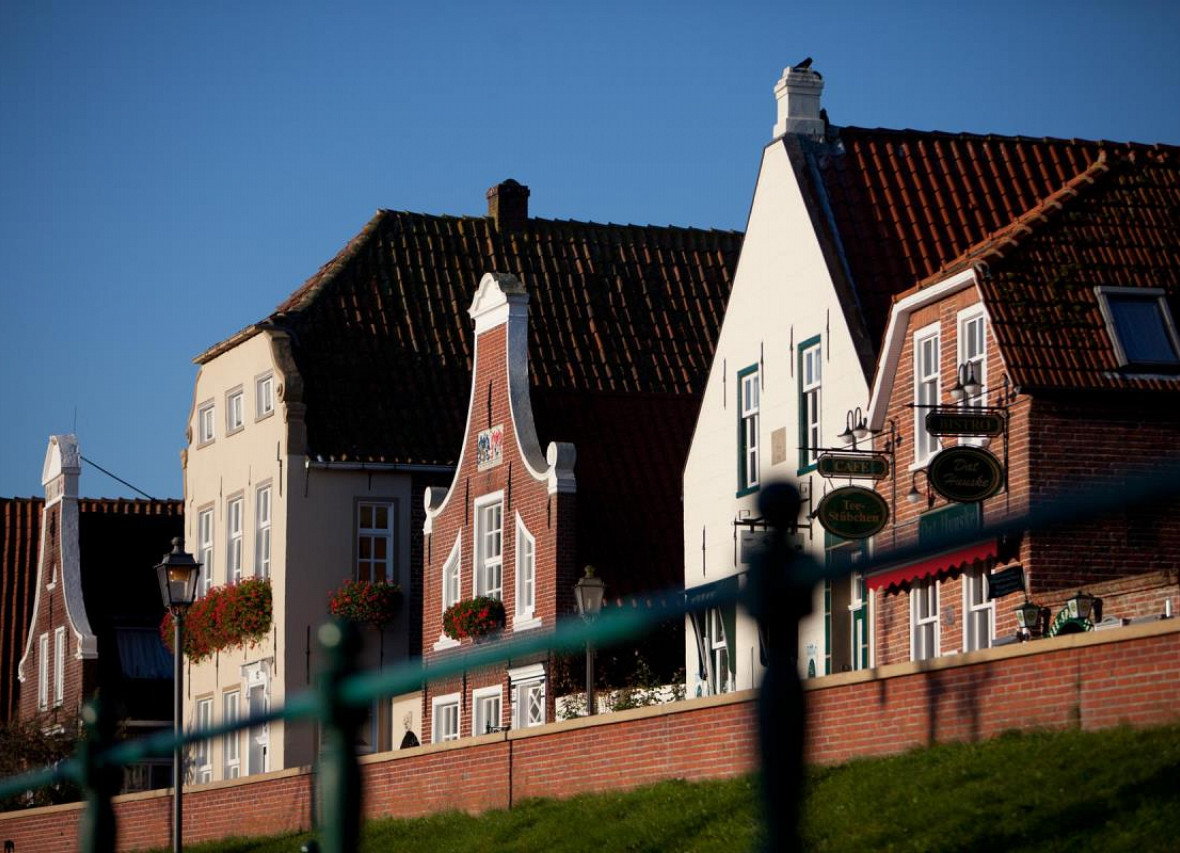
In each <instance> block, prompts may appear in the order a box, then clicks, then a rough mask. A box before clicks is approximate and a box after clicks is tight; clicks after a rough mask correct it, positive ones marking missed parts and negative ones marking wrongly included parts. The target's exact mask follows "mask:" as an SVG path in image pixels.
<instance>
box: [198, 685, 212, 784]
mask: <svg viewBox="0 0 1180 853" xmlns="http://www.w3.org/2000/svg"><path fill="white" fill-rule="evenodd" d="M194 726H195V727H196V730H197V731H204V730H206V729H210V728H212V727H213V700H212V699H211V698H210V699H198V700H197V718H196V720H194ZM212 747H213V744H212V741H209V740H199V741H197V743H196V751H195V754H194V756H193V769H194V771H195V772H196V780H197V783H198V784H200V783H201V782H212V781H213V748H212Z"/></svg>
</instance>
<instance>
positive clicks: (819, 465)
mask: <svg viewBox="0 0 1180 853" xmlns="http://www.w3.org/2000/svg"><path fill="white" fill-rule="evenodd" d="M815 467H816V470H817V471H818V472H819V475H820V476H821V477H849V478H852V479H855V480H884V479H885V478H886V477H888V476H889V457H888V456H884V455H882V454H880V453H824V454H822V455H821V456H820V457H819V460H818V461H817V462H816V466H815Z"/></svg>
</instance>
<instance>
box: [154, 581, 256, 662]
mask: <svg viewBox="0 0 1180 853" xmlns="http://www.w3.org/2000/svg"><path fill="white" fill-rule="evenodd" d="M271 624H272V606H271V589H270V581H269V580H266V579H263V578H246V579H244V580H241V581H239V582H238V583H235V584H226V585H225V586H215V587H213V588H212V589H210V590H209V592H207V593H206V594H205V595H204V596H203V597H201V598H198V599H197V600H196V601H194V602H193V606H192V607H190V608H189V609H188V613H186V614H185V617H184V655H185V657H187V658H188V659H189V660H190V661H192V662H193V663H199V662H201V661H203V660H205V659H206V658H208V657H211V656H212V655H213V654H214V653H216V652H219V651H222V650H223V649H232V648H245V647H247V646H254V645H257V644H258V643H259V642H261V641H262V639H263V638H264V637H266V635H267V634H268V633H270V626H271ZM173 636H174V629H173V625H172V614H171V613H165V614H164V619H163V621H162V622H161V623H160V638H161V639H162V640H163V641H164V645H165V646H167V647H168V650H169V651H171V652H173V653H175V650H174V649H173V648H172V639H173Z"/></svg>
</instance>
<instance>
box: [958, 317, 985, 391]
mask: <svg viewBox="0 0 1180 853" xmlns="http://www.w3.org/2000/svg"><path fill="white" fill-rule="evenodd" d="M959 364H961V365H970V371H971V373H972V374H973V375H974V376H975V381H976V382H978V383H979V393H978V394H976V395H975V396H974V397H970V398H964V401H963V402H964V403H966V404H967V405H968V406H982V405H984V404H985V403H986V402H987V337H986V326H985V320H984V314H983V307H982V306H973V307H971V308H968V309H966V310H964V311H960V312H959Z"/></svg>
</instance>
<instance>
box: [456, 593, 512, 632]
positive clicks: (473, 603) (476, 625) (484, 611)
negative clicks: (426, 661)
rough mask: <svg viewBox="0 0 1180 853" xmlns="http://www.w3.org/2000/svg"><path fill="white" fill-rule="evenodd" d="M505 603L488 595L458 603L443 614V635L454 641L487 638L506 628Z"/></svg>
mask: <svg viewBox="0 0 1180 853" xmlns="http://www.w3.org/2000/svg"><path fill="white" fill-rule="evenodd" d="M504 620H505V615H504V602H502V601H500V599H498V598H489V597H488V596H486V595H480V596H476V597H475V598H472V599H468V600H466V601H458V602H456V603H454V604H452V605H451V606H450V607H448V608H447V610H446V612H445V613H443V633H444V634H446V635H447V636H448V637H450V638H451V639H452V640H462V639H464V638H467V637H470V638H471V639H472V640H476V639H479V638H480V637H485V636H487V635H488V634H490V633H492V632H493V631H498V630H500V629H501V628H503V627H504Z"/></svg>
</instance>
